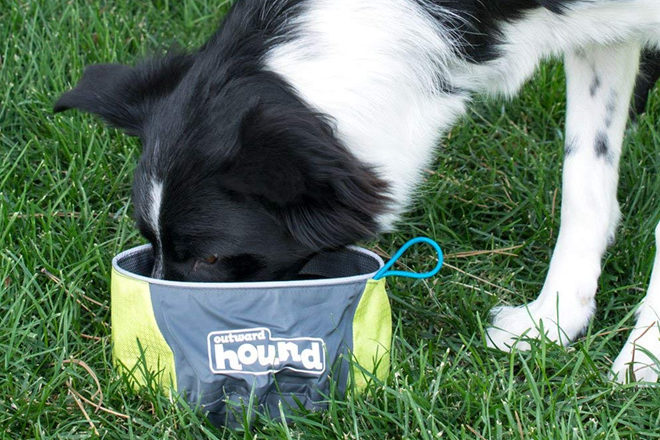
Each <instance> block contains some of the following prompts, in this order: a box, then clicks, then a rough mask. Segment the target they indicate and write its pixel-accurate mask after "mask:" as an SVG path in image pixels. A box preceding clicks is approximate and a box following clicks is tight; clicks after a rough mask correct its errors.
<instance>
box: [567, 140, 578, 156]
mask: <svg viewBox="0 0 660 440" xmlns="http://www.w3.org/2000/svg"><path fill="white" fill-rule="evenodd" d="M576 150H577V142H576V141H575V139H570V140H567V141H566V145H564V157H568V156H571V155H573V153H575V151H576Z"/></svg>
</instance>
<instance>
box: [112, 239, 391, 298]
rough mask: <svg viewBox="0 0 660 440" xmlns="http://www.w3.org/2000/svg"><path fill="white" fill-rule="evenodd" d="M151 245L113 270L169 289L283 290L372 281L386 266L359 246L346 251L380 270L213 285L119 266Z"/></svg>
mask: <svg viewBox="0 0 660 440" xmlns="http://www.w3.org/2000/svg"><path fill="white" fill-rule="evenodd" d="M151 248H152V246H151V245H150V244H144V245H141V246H136V247H134V248H130V249H127V250H125V251H123V252H120V253H119V254H117V255H115V257H114V258H113V259H112V270H113V271H116V272H117V273H119V274H120V275H123V276H125V277H128V278H130V279H133V280H139V281H145V282H147V283H149V284H156V285H160V286H167V287H182V288H187V289H190V288H194V289H272V288H282V287H321V286H336V285H340V284H352V283H356V282H360V281H368V280H370V279H372V278H373V277H374V276H375V275H376V274H377V273H378V272H379V271H380V269H382V268H383V266H385V263H384V261H383V259H382V258H381V257H380V256H379V255H378V254H376V253H375V252H372V251H370V250H368V249H365V248H361V247H359V246H346V247H345V249H349V250H352V251H355V252H358V253H361V254H363V255H366V256H368V257H371V258H373V259H374V260H375V261H376V262H377V263H378V269H377V270H375V271H373V272H370V273H367V274H362V275H354V276H350V277H338V278H322V279H318V280H293V281H253V282H242V283H227V282H213V283H200V282H190V281H169V280H160V279H157V278H151V277H146V276H144V275H138V274H135V273H132V272H129V271H128V270H126V269H123V268H122V267H120V266H119V260H120V259H125V258H129V257H131V256H133V255H135V254H137V253H140V252H144V251H145V250H147V249H151Z"/></svg>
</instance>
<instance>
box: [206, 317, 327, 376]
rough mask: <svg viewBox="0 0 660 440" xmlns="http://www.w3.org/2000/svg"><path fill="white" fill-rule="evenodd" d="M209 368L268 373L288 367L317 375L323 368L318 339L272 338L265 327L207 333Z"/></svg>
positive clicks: (322, 351)
mask: <svg viewBox="0 0 660 440" xmlns="http://www.w3.org/2000/svg"><path fill="white" fill-rule="evenodd" d="M208 348H209V367H210V368H211V371H212V372H213V373H214V374H231V373H234V374H236V373H242V374H254V375H259V374H268V373H277V372H279V371H282V370H292V371H296V372H299V373H308V374H311V375H315V376H319V375H321V374H323V372H324V371H325V342H324V341H323V339H320V338H274V337H272V336H271V334H270V329H268V328H265V327H264V328H261V327H259V328H250V329H243V330H227V331H218V332H211V333H209V335H208Z"/></svg>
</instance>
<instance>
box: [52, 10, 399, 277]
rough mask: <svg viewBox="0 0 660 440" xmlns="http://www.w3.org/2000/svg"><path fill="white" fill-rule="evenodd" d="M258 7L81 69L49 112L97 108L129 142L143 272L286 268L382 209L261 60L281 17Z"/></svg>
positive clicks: (331, 138) (210, 273) (320, 122)
mask: <svg viewBox="0 0 660 440" xmlns="http://www.w3.org/2000/svg"><path fill="white" fill-rule="evenodd" d="M299 3H301V2H300V1H289V2H287V3H282V2H280V4H279V8H289V9H290V10H291V11H295V8H296V7H297V5H298V4H299ZM256 4H257V2H253V1H243V2H239V3H238V4H237V5H236V7H235V8H234V9H233V10H232V12H231V13H230V14H229V15H228V17H227V18H226V20H225V21H224V24H223V25H222V27H221V28H220V29H219V30H218V31H217V33H216V34H215V35H214V36H213V37H212V38H211V39H210V41H209V42H208V43H207V44H206V45H205V46H204V47H202V48H201V49H200V50H199V51H198V52H196V53H193V54H177V55H170V56H168V57H166V58H164V59H156V60H150V61H147V62H143V63H142V64H139V65H138V66H136V67H129V66H124V65H115V64H106V65H95V66H90V67H88V68H87V69H86V70H85V73H84V75H83V78H82V79H81V81H80V83H79V84H78V85H77V87H76V88H75V89H73V90H71V91H70V92H68V93H66V94H64V95H63V96H62V97H61V98H60V99H59V100H58V101H57V103H56V104H55V111H56V112H60V111H64V110H67V109H70V108H78V109H81V110H84V111H87V112H91V113H95V114H97V115H99V116H101V117H102V118H103V119H104V120H105V121H106V122H108V123H109V124H110V125H112V126H115V127H118V128H121V129H124V130H125V131H126V132H127V133H129V134H131V135H136V136H139V137H140V138H141V140H142V144H143V153H142V156H141V159H140V162H139V164H138V167H137V169H136V171H135V176H134V185H133V202H134V205H135V218H136V221H137V225H138V227H139V229H140V231H141V232H142V234H143V235H144V236H145V237H146V238H147V239H149V241H150V242H151V243H152V244H153V245H154V248H155V252H154V253H155V255H156V258H157V260H158V259H160V260H162V261H157V262H156V265H155V268H157V269H156V273H154V275H155V276H162V277H164V278H166V279H170V280H189V281H239V280H241V281H257V280H275V279H288V278H293V277H295V275H296V273H297V271H298V270H299V269H300V268H301V266H302V265H303V264H304V263H305V262H306V261H307V260H308V259H309V258H310V257H311V256H312V255H314V254H315V253H317V252H319V251H320V250H323V249H329V248H336V247H339V246H342V245H345V244H348V243H353V242H355V241H357V240H360V239H365V238H368V237H371V236H373V234H374V233H376V232H377V230H378V227H377V224H376V221H375V218H376V216H378V215H379V214H382V213H384V212H385V210H386V202H387V186H386V184H385V183H384V182H383V181H381V180H379V179H378V178H377V177H376V175H375V174H374V173H372V172H371V170H370V169H369V168H368V167H366V166H363V165H361V164H360V162H359V161H358V160H356V158H355V157H353V156H352V155H351V154H350V153H349V152H348V151H347V149H346V148H344V146H343V145H342V144H341V142H339V140H338V139H337V138H336V136H335V135H334V133H333V128H332V124H331V123H330V122H329V121H328V120H326V118H325V117H324V116H323V115H320V114H317V113H316V112H314V111H313V110H311V109H310V108H308V106H306V105H305V104H304V103H303V102H302V101H301V100H300V99H299V98H298V97H297V95H296V94H295V93H294V92H293V91H292V90H290V88H289V86H288V85H287V84H286V83H285V82H284V81H283V80H282V79H281V78H279V77H278V76H277V75H275V74H273V73H271V72H267V71H265V70H264V69H263V66H262V64H261V56H262V55H263V53H264V51H265V50H266V49H267V48H268V44H270V42H271V41H272V40H271V39H272V37H273V35H272V32H274V31H275V29H279V27H280V26H281V23H279V22H278V19H279V20H281V17H282V15H281V14H277V13H276V12H277V11H271V12H272V15H271V16H263V15H260V14H257V13H255V12H254V11H252V10H251V8H253V7H254V6H255V5H256ZM278 17H280V18H278ZM280 32H281V29H280ZM153 182H163V185H164V186H163V191H162V196H163V198H162V201H161V209H160V216H159V219H158V223H159V228H160V238H159V237H158V236H157V235H158V231H156V230H155V226H154V221H153V219H151V218H150V209H151V206H152V203H153V200H152V198H153V195H152V194H151V192H150V191H151V188H152V185H153ZM160 268H162V272H161V271H160ZM159 272H161V273H159Z"/></svg>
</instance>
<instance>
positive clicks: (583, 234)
mask: <svg viewBox="0 0 660 440" xmlns="http://www.w3.org/2000/svg"><path fill="white" fill-rule="evenodd" d="M658 47H660V1H658V0H484V1H481V0H239V1H238V2H236V4H235V5H234V6H233V8H232V10H231V12H230V13H229V14H228V16H227V17H226V19H225V21H224V23H223V24H222V26H221V28H220V29H219V30H218V31H217V32H216V34H215V35H214V36H213V37H212V38H211V39H210V41H208V42H207V43H206V44H205V45H204V46H203V47H202V48H201V49H199V50H198V51H196V52H194V53H190V54H178V55H171V56H168V57H165V58H164V59H155V60H150V61H146V62H144V63H142V64H140V65H138V66H137V67H129V66H124V65H96V66H91V67H89V68H88V69H87V70H86V71H85V73H84V76H83V78H82V79H81V81H80V83H79V84H78V85H77V87H76V88H75V89H73V90H71V91H69V92H68V93H66V94H64V95H63V96H62V97H61V98H60V100H59V101H58V102H57V103H56V105H55V110H56V111H62V110H66V109H69V108H78V109H81V110H84V111H88V112H92V113H95V114H97V115H100V116H101V117H102V118H103V119H104V120H105V121H107V122H108V123H109V124H111V125H113V126H116V127H120V128H123V129H125V130H126V131H127V132H128V133H129V134H132V135H136V136H139V137H140V138H141V140H142V143H143V147H144V151H143V154H142V157H141V160H140V163H139V165H138V167H137V170H136V172H135V182H134V190H133V200H134V204H135V216H136V219H137V223H138V225H139V228H140V230H141V231H142V233H143V234H144V235H145V236H146V237H147V238H148V239H149V240H150V241H151V243H152V244H153V246H154V249H155V252H156V266H155V268H154V276H159V277H165V278H167V279H173V280H193V281H211V280H213V281H235V280H267V279H285V278H288V277H292V276H294V275H295V273H296V272H297V271H298V269H299V268H300V267H301V266H302V264H304V262H305V261H306V260H307V259H308V258H309V257H310V256H311V255H313V254H314V253H316V252H318V251H320V250H322V249H326V248H334V247H337V246H341V245H344V244H348V243H353V242H355V241H357V240H360V239H364V238H367V237H371V236H373V235H374V234H376V233H378V232H381V231H385V230H388V229H390V228H392V226H393V225H394V223H395V221H396V220H397V218H398V217H399V216H400V214H401V213H402V212H403V211H404V210H405V209H406V207H407V205H408V203H409V202H410V201H411V199H412V198H413V193H414V191H415V188H416V186H417V184H418V183H419V181H420V180H421V176H422V170H423V169H424V168H425V167H426V166H427V165H428V164H429V162H430V161H431V160H432V158H433V151H434V148H435V147H436V145H438V142H439V138H440V136H441V135H442V134H443V133H444V132H446V131H447V130H448V129H449V128H450V127H451V125H452V124H453V123H454V122H456V120H457V119H458V118H459V117H460V116H461V115H462V114H464V113H465V109H466V106H467V105H468V103H469V102H470V98H471V96H472V95H473V94H477V93H485V94H490V95H504V96H511V95H513V94H515V93H516V92H517V91H518V90H519V89H520V87H521V86H522V84H523V83H524V82H525V80H526V79H527V78H529V77H530V75H532V73H533V72H534V70H535V68H536V67H537V65H538V63H539V61H540V60H542V59H544V58H548V57H552V56H561V55H563V56H564V58H565V64H566V75H567V77H568V110H567V122H566V153H565V165H564V171H563V173H564V177H563V181H564V189H563V194H562V211H561V219H562V223H561V228H560V232H559V238H558V241H557V245H556V248H555V251H554V255H553V258H552V261H551V263H550V268H549V271H548V274H547V278H546V281H545V285H544V287H543V289H542V290H541V292H540V295H539V297H538V298H537V299H536V300H535V301H533V302H531V303H529V304H527V305H525V306H521V307H501V308H499V309H498V310H497V311H496V312H495V314H494V320H493V325H492V327H491V328H490V329H489V331H488V335H487V336H488V341H489V344H490V345H491V346H493V347H497V348H500V349H508V348H509V347H511V346H513V345H514V344H516V343H518V347H519V348H525V346H526V343H525V342H518V341H517V338H518V337H519V336H521V335H523V334H526V335H528V336H538V327H539V326H538V324H539V322H540V321H543V323H544V328H545V330H546V331H547V335H548V337H549V338H550V339H552V340H555V341H557V342H560V343H564V344H565V343H568V342H570V341H571V340H572V339H574V338H575V337H576V336H577V335H578V334H579V333H580V332H581V331H583V330H584V328H585V326H586V325H587V323H588V322H589V319H590V318H591V316H592V315H593V313H594V310H595V301H594V296H595V294H596V288H597V280H598V277H599V275H600V271H601V258H602V256H603V253H604V251H605V248H606V246H607V245H608V243H609V242H611V241H612V239H613V237H614V233H615V229H616V226H617V222H618V221H619V217H620V212H619V206H618V203H617V200H616V193H617V180H618V171H617V169H618V163H619V157H620V154H621V145H622V139H623V135H624V128H625V125H626V122H627V119H628V113H629V107H630V98H631V96H632V94H633V89H634V86H635V82H636V78H637V75H638V71H639V66H640V52H641V51H642V50H643V49H644V48H650V49H652V50H654V49H657V48H658ZM656 68H657V65H656ZM655 74H656V78H657V74H658V72H657V71H656V72H655ZM650 79H654V78H650ZM647 83H648V84H650V83H651V82H650V81H649V78H647ZM644 92H645V90H643V89H641V90H640V91H639V94H640V95H643V94H644ZM638 105H639V103H638ZM651 148H653V147H651ZM656 239H657V240H658V241H659V242H660V225H659V226H658V228H657V229H656ZM659 313H660V257H656V260H655V266H654V272H653V276H652V279H651V285H650V287H649V291H648V295H647V296H646V298H645V299H644V301H643V303H642V305H641V307H640V309H639V315H638V323H637V326H636V328H635V330H634V331H633V332H632V334H631V336H630V338H629V340H628V342H627V343H626V345H625V347H624V348H623V351H622V352H621V354H620V355H619V357H618V358H617V360H616V361H615V363H614V366H613V370H612V371H613V373H614V375H615V376H616V377H618V378H619V380H627V378H626V374H625V372H626V371H627V370H628V366H629V364H630V363H631V362H633V361H634V363H635V365H634V371H635V378H636V379H637V380H648V381H655V380H657V378H658V368H659V366H657V365H654V364H653V361H652V360H651V357H649V356H648V355H647V353H646V352H645V351H644V350H640V347H643V348H645V349H646V350H648V351H649V352H650V353H653V354H655V356H657V357H660V330H659V321H660V319H659V317H658V316H659Z"/></svg>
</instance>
